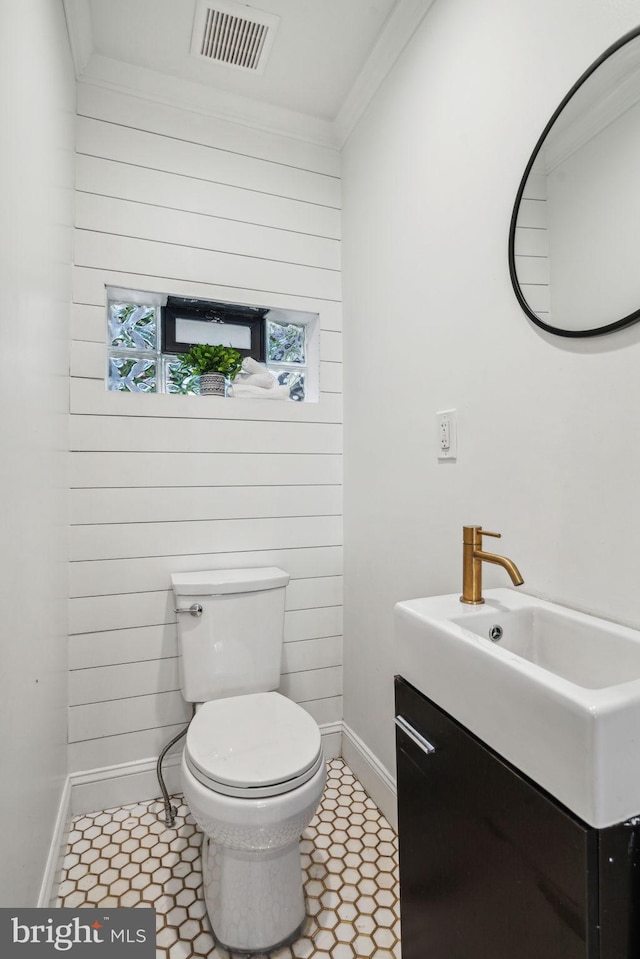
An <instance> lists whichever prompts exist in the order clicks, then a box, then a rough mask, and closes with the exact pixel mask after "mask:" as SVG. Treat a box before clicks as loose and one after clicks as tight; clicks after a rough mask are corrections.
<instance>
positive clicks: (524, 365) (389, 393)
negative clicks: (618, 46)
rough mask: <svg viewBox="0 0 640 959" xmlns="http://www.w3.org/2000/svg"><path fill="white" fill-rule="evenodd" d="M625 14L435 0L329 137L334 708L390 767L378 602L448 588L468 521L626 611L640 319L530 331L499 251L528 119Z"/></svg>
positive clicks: (594, 603)
mask: <svg viewBox="0 0 640 959" xmlns="http://www.w3.org/2000/svg"><path fill="white" fill-rule="evenodd" d="M638 21H640V4H639V3H638V2H637V0H620V2H617V3H616V4H615V5H611V4H603V3H602V2H601V0H564V2H563V3H562V4H558V3H557V2H555V0H520V2H518V3H513V2H511V0H486V2H484V3H478V2H475V0H446V2H445V0H437V2H436V3H435V5H434V7H433V8H432V9H431V11H430V12H429V14H428V15H427V17H426V18H425V20H424V22H423V24H422V27H421V29H420V30H419V31H418V32H417V34H416V35H415V37H414V38H413V40H412V42H411V43H410V44H409V45H408V47H407V48H406V50H405V52H404V54H403V57H402V59H401V60H400V61H399V62H398V63H397V64H396V67H395V69H394V71H393V73H392V74H391V75H390V77H389V78H388V79H387V81H386V83H385V84H384V86H383V87H382V88H381V90H380V91H379V93H378V95H377V96H376V99H375V101H374V102H373V103H372V104H371V106H370V108H369V110H368V112H367V114H366V115H365V117H364V118H363V119H362V121H361V122H360V124H359V127H358V128H357V130H356V131H355V133H354V134H353V135H352V137H351V138H350V140H349V142H348V144H347V146H346V148H345V151H344V169H343V182H344V198H343V211H344V219H343V244H344V251H343V270H344V287H345V288H344V309H345V369H347V370H348V376H347V377H346V378H345V430H346V432H345V477H346V482H345V520H346V522H345V544H346V556H345V587H346V605H345V720H346V722H347V723H348V725H349V726H350V727H352V728H353V729H354V730H355V732H356V734H357V735H359V736H360V737H361V738H362V739H363V740H364V742H365V743H366V745H367V746H368V747H369V748H370V749H371V750H372V751H373V753H374V754H375V755H376V756H377V757H378V758H379V759H380V760H381V761H382V762H383V763H384V765H385V766H386V767H387V769H388V770H393V769H394V749H393V722H392V717H393V706H392V677H393V673H394V669H395V656H394V643H393V632H392V628H393V627H392V609H393V604H394V602H396V601H397V600H400V599H403V598H409V597H417V596H425V595H429V594H438V593H456V592H459V590H460V586H461V527H462V525H463V524H465V523H467V524H469V523H480V524H483V525H484V526H485V528H487V529H490V530H498V531H501V532H502V533H503V540H502V541H501V542H500V544H499V547H500V551H502V552H504V554H505V555H507V556H510V557H512V558H513V559H514V560H515V561H516V562H517V564H518V566H519V568H520V570H521V571H522V574H523V576H524V579H525V586H524V589H525V590H528V591H531V592H533V593H536V594H540V595H543V596H546V597H552V598H554V599H556V600H558V601H559V602H561V603H566V604H570V605H575V606H577V607H579V608H583V609H587V610H593V611H595V612H597V613H599V614H602V615H604V616H608V617H612V618H614V619H616V620H621V621H623V622H626V623H631V624H633V625H635V626H640V606H639V605H638V561H637V550H636V543H637V541H638V539H639V538H640V498H639V497H638V480H637V478H638V475H639V470H640V442H639V440H640V435H639V432H640V431H639V428H638V403H637V383H638V369H639V368H640V327H635V328H632V329H630V330H627V331H624V332H622V333H618V334H615V335H612V336H608V337H605V338H603V339H595V340H591V341H578V342H574V341H567V340H562V339H559V338H556V337H552V336H550V335H547V334H544V333H543V332H542V331H540V330H538V329H537V328H534V326H533V325H532V324H531V323H529V322H528V321H527V319H526V318H525V316H524V314H523V313H522V312H521V311H520V309H519V307H518V305H517V302H516V300H515V298H514V296H513V293H512V290H511V286H510V282H509V274H508V265H507V237H508V229H509V220H510V216H511V209H512V205H513V201H514V197H515V193H516V190H517V187H518V183H519V181H520V177H521V175H522V172H523V170H524V167H525V165H526V162H527V160H528V158H529V155H530V153H531V150H532V148H533V146H534V144H535V142H536V140H537V138H538V136H539V134H540V132H541V130H542V129H543V127H544V125H545V123H546V122H547V120H548V118H549V117H550V115H551V114H552V112H553V110H554V109H555V107H556V105H557V104H558V103H559V102H560V100H561V99H562V97H563V96H564V94H565V93H566V91H567V90H568V89H569V88H570V86H571V85H572V84H573V82H574V81H575V80H576V78H577V77H578V76H579V75H580V74H581V73H582V72H583V71H584V69H585V68H586V67H587V66H588V65H589V64H590V63H591V62H592V61H593V60H594V59H595V58H596V57H597V56H598V55H599V54H600V53H601V52H602V51H603V50H604V49H605V48H606V47H607V46H608V45H609V44H610V43H612V42H613V41H614V40H615V39H616V38H617V37H618V36H620V35H622V34H623V33H624V32H626V31H627V30H629V29H631V28H632V27H633V26H635V25H636V24H637V23H638ZM542 49H544V51H545V54H544V58H542V59H541V57H540V50H542ZM452 407H455V408H457V410H458V417H459V419H458V452H459V458H458V462H457V463H456V464H451V463H442V464H438V463H437V461H436V452H435V439H434V433H435V430H434V413H435V411H436V410H441V409H448V408H452ZM485 582H486V585H487V586H492V585H509V583H508V580H507V579H505V574H504V572H503V571H502V570H500V569H498V568H495V569H494V568H491V569H487V570H486V573H485Z"/></svg>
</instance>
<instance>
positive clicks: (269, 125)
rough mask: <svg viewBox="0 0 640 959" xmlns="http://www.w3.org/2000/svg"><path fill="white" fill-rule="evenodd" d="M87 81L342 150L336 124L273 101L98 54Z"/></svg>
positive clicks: (86, 74) (85, 77)
mask: <svg viewBox="0 0 640 959" xmlns="http://www.w3.org/2000/svg"><path fill="white" fill-rule="evenodd" d="M80 79H81V81H82V82H83V83H90V84H94V85H95V86H101V87H105V88H107V89H109V90H115V91H117V92H119V93H126V94H129V95H130V96H135V97H138V98H139V99H143V100H150V101H153V102H156V103H162V104H165V105H167V106H172V107H178V108H179V109H181V110H188V111H190V112H192V113H198V114H201V115H204V116H209V117H214V118H215V119H218V120H224V121H230V122H232V123H236V124H240V125H241V126H246V127H251V128H252V129H257V130H261V131H262V132H265V133H272V134H277V135H279V136H286V137H290V138H292V139H296V140H304V141H305V142H309V143H313V144H315V145H316V146H322V147H329V148H331V149H333V150H335V149H336V148H337V141H336V138H335V132H334V126H333V123H331V122H330V121H327V120H321V119H319V118H317V117H313V116H309V115H308V114H304V113H296V112H295V111H294V110H287V109H285V108H283V107H276V106H273V105H272V104H270V103H262V102H261V101H259V100H253V99H250V98H249V97H241V96H237V95H235V94H232V93H227V92H226V91H223V90H218V89H216V88H214V87H208V86H205V85H204V84H202V83H195V82H193V81H191V80H183V79H181V78H179V77H173V76H169V75H168V74H165V73H159V72H157V71H155V70H149V69H147V68H146V67H139V66H134V65H133V64H130V63H123V62H122V61H120V60H113V59H111V58H109V57H104V56H102V55H101V54H96V53H94V54H93V55H92V56H91V57H90V59H89V62H88V64H87V67H86V69H85V71H84V73H83V75H82V77H80Z"/></svg>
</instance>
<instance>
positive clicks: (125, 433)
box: [69, 84, 342, 772]
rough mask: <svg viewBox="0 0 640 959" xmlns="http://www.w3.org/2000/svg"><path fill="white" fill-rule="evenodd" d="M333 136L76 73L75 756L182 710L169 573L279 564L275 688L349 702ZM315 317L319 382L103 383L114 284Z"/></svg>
mask: <svg viewBox="0 0 640 959" xmlns="http://www.w3.org/2000/svg"><path fill="white" fill-rule="evenodd" d="M339 173H340V169H339V157H338V155H337V153H334V152H333V151H331V150H327V149H325V148H321V147H314V146H312V145H310V144H308V143H303V142H302V141H300V142H297V141H289V140H286V139H284V138H282V137H277V136H274V135H271V134H267V133H264V132H258V131H252V130H250V129H248V128H244V127H240V126H234V125H233V124H230V123H223V122H218V121H214V120H210V119H207V118H205V117H203V116H200V115H198V114H195V113H194V114H190V113H188V112H186V111H180V110H177V109H175V108H173V107H169V106H163V105H160V104H155V103H149V102H144V101H142V100H137V99H136V98H134V97H129V96H126V95H124V94H120V93H117V92H115V91H109V90H105V89H99V88H95V87H92V86H90V85H86V84H80V86H79V93H78V128H77V179H76V191H77V192H76V242H75V265H74V307H73V320H72V337H73V342H72V363H71V411H72V426H71V433H72V440H71V445H72V467H71V473H72V475H71V486H72V493H71V496H72V500H71V509H72V528H71V567H70V596H71V599H70V612H69V617H70V633H71V635H70V670H71V673H70V681H69V690H70V708H69V713H70V716H69V751H70V770H71V771H72V772H76V771H80V770H86V769H91V768H96V767H102V766H111V765H118V764H121V763H128V762H135V761H136V760H143V759H147V758H149V757H151V756H156V755H157V754H158V753H159V751H160V750H161V748H162V746H163V745H164V743H165V742H167V741H168V740H169V739H170V738H171V737H172V736H173V735H175V733H176V732H177V731H178V730H179V729H180V728H181V725H182V724H183V723H184V722H185V721H186V720H187V718H188V716H189V714H190V707H189V706H188V705H187V704H185V703H184V702H183V701H182V697H181V695H180V691H179V672H178V658H177V655H178V648H177V636H176V622H175V613H174V612H173V597H172V594H171V589H170V579H169V574H170V573H171V572H172V571H174V570H176V571H178V570H197V569H211V568H223V567H226V566H232V567H249V566H254V565H255V566H265V565H277V566H280V567H282V568H283V569H285V570H287V571H288V572H289V573H290V575H291V583H290V585H289V587H288V589H287V603H286V607H287V608H286V618H285V645H284V652H283V657H282V684H281V691H282V692H283V693H285V694H286V695H288V696H291V697H292V698H293V699H295V700H296V701H297V702H300V703H302V705H303V706H304V707H305V708H306V709H308V710H309V712H311V714H312V715H314V716H315V717H316V718H317V720H318V721H319V722H320V723H333V722H336V721H338V720H340V719H341V717H342V698H341V695H342V668H341V664H342V521H341V450H342V445H341V444H342V434H341V424H342V395H341V392H342V376H341V374H342V337H341V311H340V180H339ZM106 286H117V287H124V288H130V289H134V290H148V291H151V292H159V293H172V294H175V295H179V296H197V297H203V298H209V299H222V300H230V301H233V302H243V303H248V304H254V305H260V306H272V307H279V308H284V309H294V310H307V311H311V312H314V313H318V314H319V316H320V328H321V329H320V351H321V363H320V400H319V402H317V403H305V404H298V403H273V402H269V401H264V400H263V401H260V400H213V401H211V400H210V399H206V398H203V397H182V396H164V395H158V396H149V395H140V394H138V395H134V394H123V393H109V392H107V391H106V389H105V386H104V370H105V366H106V350H105V343H104V331H105V324H106V298H105V287H106Z"/></svg>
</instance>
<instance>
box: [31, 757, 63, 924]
mask: <svg viewBox="0 0 640 959" xmlns="http://www.w3.org/2000/svg"><path fill="white" fill-rule="evenodd" d="M70 826H71V783H70V781H69V777H68V776H67V778H66V779H65V782H64V786H63V788H62V795H61V797H60V804H59V806H58V814H57V816H56V822H55V826H54V827H53V835H52V837H51V844H50V846H49V854H48V856H47V862H46V865H45V869H44V876H43V878H42V885H41V886H40V895H39V896H38V902H37V903H36V905H37V906H38V908H39V909H44V908H46V907H47V906H53V905H55V900H56V898H57V894H58V886H59V885H60V877H61V875H62V860H63V859H64V854H65V850H66V848H67V842H68V840H69V829H70Z"/></svg>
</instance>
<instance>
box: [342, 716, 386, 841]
mask: <svg viewBox="0 0 640 959" xmlns="http://www.w3.org/2000/svg"><path fill="white" fill-rule="evenodd" d="M342 755H343V757H344V761H345V762H346V764H347V765H348V766H349V768H350V769H351V771H352V772H353V773H354V775H355V776H356V778H357V779H359V780H360V782H361V783H362V785H363V787H364V789H365V791H366V792H367V793H368V794H369V795H370V796H371V798H372V799H373V801H374V803H375V804H376V806H377V807H378V809H379V810H380V811H381V812H382V814H383V815H384V816H385V818H386V819H387V821H388V822H389V823H390V825H391V826H393V828H394V829H395V830H396V831H397V829H398V809H397V791H396V781H395V779H394V778H393V776H392V775H391V773H390V772H389V771H388V769H387V768H386V767H385V766H383V765H382V763H381V762H380V760H379V759H378V757H377V756H375V755H374V753H372V752H371V750H370V749H369V747H368V746H367V745H365V743H364V742H363V741H362V740H361V739H360V737H359V736H358V735H357V734H356V733H354V731H353V729H351V728H350V727H349V726H347V724H346V723H343V724H342Z"/></svg>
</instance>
